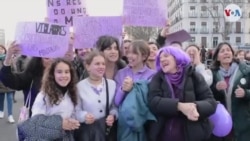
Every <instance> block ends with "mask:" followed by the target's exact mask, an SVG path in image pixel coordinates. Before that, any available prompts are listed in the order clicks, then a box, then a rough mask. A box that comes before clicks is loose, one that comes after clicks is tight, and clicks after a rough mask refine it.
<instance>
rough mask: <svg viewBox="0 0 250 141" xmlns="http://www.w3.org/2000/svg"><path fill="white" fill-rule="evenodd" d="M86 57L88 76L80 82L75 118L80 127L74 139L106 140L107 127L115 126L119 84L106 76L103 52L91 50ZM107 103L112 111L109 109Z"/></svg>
mask: <svg viewBox="0 0 250 141" xmlns="http://www.w3.org/2000/svg"><path fill="white" fill-rule="evenodd" d="M84 60H85V67H86V69H87V71H88V74H89V77H87V78H85V79H84V80H82V81H80V82H79V83H78V84H77V88H78V93H79V103H78V105H77V109H76V111H77V113H76V117H77V119H78V120H79V121H80V122H81V126H80V129H79V130H77V131H76V132H75V140H79V141H80V140H91V141H103V140H104V139H105V135H106V134H105V130H106V128H107V127H106V126H108V127H112V126H113V124H114V122H115V120H116V117H118V114H117V109H116V107H115V106H114V104H113V100H114V96H115V89H116V83H115V81H113V80H111V79H107V78H105V77H104V74H105V71H106V63H105V57H104V55H103V54H102V53H101V52H98V51H92V52H90V53H89V54H88V55H87V56H86V58H85V59H84ZM107 95H108V97H109V99H107ZM107 102H108V104H109V105H108V106H109V107H108V108H109V109H110V110H109V111H106V108H107V107H106V104H107ZM106 112H109V113H106ZM112 128H113V127H112Z"/></svg>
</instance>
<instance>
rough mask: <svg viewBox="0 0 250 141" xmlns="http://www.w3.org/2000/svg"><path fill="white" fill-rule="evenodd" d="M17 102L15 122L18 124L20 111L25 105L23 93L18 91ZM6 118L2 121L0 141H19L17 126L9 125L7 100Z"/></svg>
mask: <svg viewBox="0 0 250 141" xmlns="http://www.w3.org/2000/svg"><path fill="white" fill-rule="evenodd" d="M15 97H16V100H17V103H14V104H13V106H14V107H13V116H14V118H15V121H16V123H17V120H18V115H19V109H20V107H21V106H22V105H23V93H22V92H20V91H18V92H16V95H15ZM4 108H5V117H4V118H3V119H0V140H1V141H17V138H16V124H10V123H8V116H7V110H6V109H7V105H6V100H5V105H4Z"/></svg>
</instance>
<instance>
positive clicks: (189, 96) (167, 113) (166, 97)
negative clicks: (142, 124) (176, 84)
mask: <svg viewBox="0 0 250 141" xmlns="http://www.w3.org/2000/svg"><path fill="white" fill-rule="evenodd" d="M184 75H185V76H184V80H183V82H184V83H183V86H182V88H184V89H183V90H182V93H183V100H182V101H179V100H176V99H172V98H171V91H170V86H169V85H168V83H167V81H166V80H165V76H164V73H163V72H162V71H160V72H158V73H157V74H156V75H155V76H154V77H153V78H152V80H151V82H150V84H149V95H148V101H149V108H150V109H151V111H152V112H153V113H154V114H155V116H156V117H157V119H158V122H157V123H151V124H150V129H149V137H150V139H151V140H159V139H158V137H159V135H160V134H161V131H163V130H162V129H163V128H164V125H165V123H166V122H167V121H168V120H169V119H171V118H173V117H176V116H177V117H181V118H182V119H183V121H184V123H185V125H184V126H185V129H184V134H185V139H186V140H185V141H203V140H205V139H208V138H209V136H210V134H211V131H212V129H211V125H210V123H209V121H208V117H209V116H210V115H212V114H213V113H214V112H215V110H216V105H217V103H216V101H215V99H214V98H213V94H212V92H211V90H210V88H209V86H208V85H207V83H206V81H205V80H204V78H203V76H202V75H200V74H199V73H197V72H195V71H194V68H193V67H191V66H189V67H187V68H186V69H185V74H184ZM178 102H193V103H196V105H197V110H198V112H199V115H200V118H199V120H198V121H197V122H193V121H190V120H188V119H187V118H186V116H184V115H183V114H182V113H181V112H179V111H178V109H177V104H178Z"/></svg>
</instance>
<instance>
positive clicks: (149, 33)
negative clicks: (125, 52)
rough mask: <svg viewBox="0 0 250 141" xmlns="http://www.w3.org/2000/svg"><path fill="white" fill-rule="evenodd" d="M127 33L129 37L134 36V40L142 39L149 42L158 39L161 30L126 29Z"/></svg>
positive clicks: (151, 28) (129, 27) (148, 28)
mask: <svg viewBox="0 0 250 141" xmlns="http://www.w3.org/2000/svg"><path fill="white" fill-rule="evenodd" d="M125 31H126V32H127V34H128V35H130V36H132V37H133V39H142V40H145V41H149V40H150V39H156V37H157V35H158V34H159V28H156V27H133V26H127V27H125Z"/></svg>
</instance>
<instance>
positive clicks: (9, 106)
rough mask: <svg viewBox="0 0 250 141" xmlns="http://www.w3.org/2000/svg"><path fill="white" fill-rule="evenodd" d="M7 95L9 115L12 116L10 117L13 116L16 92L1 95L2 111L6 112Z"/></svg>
mask: <svg viewBox="0 0 250 141" xmlns="http://www.w3.org/2000/svg"><path fill="white" fill-rule="evenodd" d="M5 94H6V95H7V107H8V115H9V116H10V115H12V107H13V95H14V92H7V93H0V111H3V110H4V99H5Z"/></svg>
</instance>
